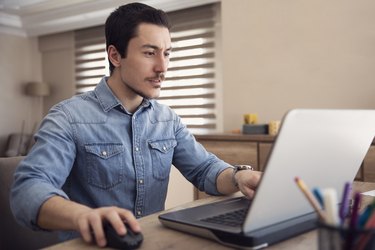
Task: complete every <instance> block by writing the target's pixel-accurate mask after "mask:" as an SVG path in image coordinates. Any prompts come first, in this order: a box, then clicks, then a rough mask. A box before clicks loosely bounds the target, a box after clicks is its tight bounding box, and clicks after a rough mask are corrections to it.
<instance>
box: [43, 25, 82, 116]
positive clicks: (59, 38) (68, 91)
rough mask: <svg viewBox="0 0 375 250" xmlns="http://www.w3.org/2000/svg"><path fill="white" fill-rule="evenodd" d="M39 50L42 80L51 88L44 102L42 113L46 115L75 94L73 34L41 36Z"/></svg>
mask: <svg viewBox="0 0 375 250" xmlns="http://www.w3.org/2000/svg"><path fill="white" fill-rule="evenodd" d="M39 50H40V51H41V53H42V68H43V79H44V81H46V82H48V83H49V84H50V86H51V95H50V96H48V97H46V98H45V102H44V108H43V113H44V114H46V113H47V112H48V110H49V109H50V108H51V107H52V106H53V105H54V104H56V103H58V102H60V101H62V100H64V99H67V98H69V97H71V96H72V95H74V93H75V80H74V33H73V32H64V33H58V34H55V35H48V36H42V37H40V39H39Z"/></svg>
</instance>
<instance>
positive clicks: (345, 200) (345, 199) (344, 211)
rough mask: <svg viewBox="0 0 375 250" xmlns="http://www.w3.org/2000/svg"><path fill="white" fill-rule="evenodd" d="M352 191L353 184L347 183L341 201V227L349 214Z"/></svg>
mask: <svg viewBox="0 0 375 250" xmlns="http://www.w3.org/2000/svg"><path fill="white" fill-rule="evenodd" d="M351 189H352V185H351V183H350V182H347V183H345V186H344V192H343V194H342V199H341V205H340V211H339V216H340V224H341V225H343V224H344V222H345V218H346V216H348V214H349V196H350V192H351Z"/></svg>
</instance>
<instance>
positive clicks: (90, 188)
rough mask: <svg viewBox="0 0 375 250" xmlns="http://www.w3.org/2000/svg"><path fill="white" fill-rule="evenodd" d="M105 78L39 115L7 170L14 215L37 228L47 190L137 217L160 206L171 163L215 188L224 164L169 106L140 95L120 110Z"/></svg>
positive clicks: (69, 235)
mask: <svg viewBox="0 0 375 250" xmlns="http://www.w3.org/2000/svg"><path fill="white" fill-rule="evenodd" d="M106 80H107V78H105V77H104V78H103V79H102V80H101V81H100V83H99V84H98V85H97V87H96V88H95V90H93V91H90V92H87V93H84V94H82V95H78V96H74V97H72V98H70V99H68V100H65V101H63V102H61V103H59V104H57V105H55V106H54V107H53V108H52V109H51V110H50V112H49V113H48V115H47V116H46V117H45V118H44V119H43V122H42V124H41V127H40V129H39V131H38V132H37V133H36V135H35V139H36V143H35V145H34V146H33V148H32V150H31V151H30V153H29V154H28V155H27V157H26V158H25V159H24V160H23V161H22V162H21V163H20V165H19V166H18V168H17V170H16V173H15V175H14V178H15V179H14V183H13V186H12V189H11V208H12V211H13V214H14V215H15V217H16V219H17V221H18V222H19V223H21V224H23V225H26V226H28V227H30V228H32V229H36V230H38V229H40V228H38V226H37V225H36V221H37V216H38V212H39V208H40V206H41V205H42V204H43V202H45V201H46V200H47V199H48V198H50V197H52V196H54V195H59V196H62V197H64V198H66V199H70V200H72V201H76V202H78V203H81V204H85V205H87V206H89V207H92V208H96V207H101V206H119V207H122V208H125V209H129V210H130V211H132V212H133V213H134V214H135V216H136V217H137V218H139V217H142V216H145V215H148V214H151V213H155V212H158V211H161V210H163V209H164V203H165V199H166V195H167V187H168V181H169V174H170V168H171V165H172V164H173V165H174V166H176V167H177V168H178V170H179V171H180V172H181V173H182V174H183V175H184V176H185V178H186V179H187V180H189V181H190V182H191V183H193V184H194V186H196V187H197V188H198V189H199V190H201V191H205V192H207V193H208V194H212V195H219V193H218V191H217V189H216V177H217V176H218V175H219V173H220V172H221V171H223V170H224V169H226V168H228V167H229V166H228V164H227V163H225V162H223V161H222V160H219V159H218V158H217V157H216V156H214V155H213V154H211V153H209V152H207V151H206V150H205V149H204V148H203V147H202V145H201V144H199V143H197V142H196V141H195V139H194V137H193V135H192V134H191V133H189V131H188V130H187V128H186V126H184V125H183V124H182V123H181V121H180V118H179V117H178V116H177V115H176V114H175V113H174V112H173V111H172V110H171V109H170V108H169V107H167V106H165V105H161V104H159V103H158V102H157V101H155V100H146V99H145V100H144V101H143V103H142V104H141V105H140V107H139V108H138V109H137V111H136V112H134V113H133V114H130V113H129V112H127V111H126V110H125V109H124V107H123V106H122V104H121V103H120V101H119V100H118V99H117V98H116V97H115V95H114V94H113V93H112V91H111V90H110V88H109V87H108V85H107V83H106ZM176 188H177V187H176ZM61 236H62V239H64V240H66V239H70V238H72V237H76V236H78V234H77V233H74V232H62V235H61Z"/></svg>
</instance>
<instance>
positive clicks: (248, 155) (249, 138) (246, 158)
mask: <svg viewBox="0 0 375 250" xmlns="http://www.w3.org/2000/svg"><path fill="white" fill-rule="evenodd" d="M195 138H196V139H197V141H198V142H200V143H201V144H202V145H203V146H204V147H205V148H206V149H207V151H209V152H212V153H214V154H215V155H216V156H218V157H219V158H220V159H222V160H224V161H226V162H228V163H229V164H232V165H234V164H249V165H251V166H252V167H253V168H254V169H256V170H259V171H263V169H264V165H265V163H266V161H267V157H268V155H269V153H270V151H271V148H272V145H273V143H274V141H275V136H271V135H243V134H209V135H196V136H195ZM372 166H374V167H372ZM373 169H374V170H373ZM356 180H361V181H375V141H373V142H372V146H371V147H370V149H369V151H368V153H367V155H366V157H365V159H364V161H363V163H362V165H361V167H360V169H359V171H358V174H357V177H356ZM205 196H206V194H204V193H202V192H199V191H198V190H195V194H194V197H195V198H196V199H199V198H202V197H205Z"/></svg>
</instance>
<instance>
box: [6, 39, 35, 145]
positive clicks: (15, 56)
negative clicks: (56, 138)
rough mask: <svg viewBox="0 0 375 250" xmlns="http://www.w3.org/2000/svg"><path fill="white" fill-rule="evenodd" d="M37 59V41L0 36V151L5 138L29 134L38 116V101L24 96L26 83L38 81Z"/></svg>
mask: <svg viewBox="0 0 375 250" xmlns="http://www.w3.org/2000/svg"><path fill="white" fill-rule="evenodd" d="M41 79H42V74H41V56H40V53H39V52H38V40H37V39H36V38H25V37H19V36H14V35H5V34H0V82H1V83H0V86H1V91H0V100H1V103H0V117H1V123H0V152H2V151H3V149H4V147H5V144H6V141H7V138H8V135H9V134H12V133H20V132H21V129H22V123H23V122H24V124H25V126H24V129H25V132H26V133H31V131H32V130H33V127H34V124H35V122H38V121H39V120H40V117H41V116H42V113H41V107H42V102H41V101H42V100H40V99H38V98H35V97H31V96H26V95H25V94H24V86H25V84H26V83H27V82H29V81H41Z"/></svg>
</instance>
